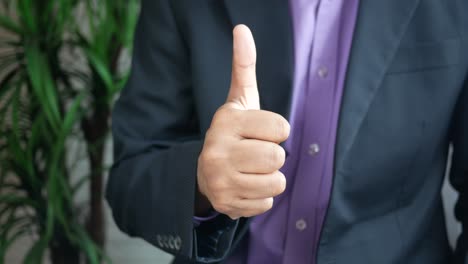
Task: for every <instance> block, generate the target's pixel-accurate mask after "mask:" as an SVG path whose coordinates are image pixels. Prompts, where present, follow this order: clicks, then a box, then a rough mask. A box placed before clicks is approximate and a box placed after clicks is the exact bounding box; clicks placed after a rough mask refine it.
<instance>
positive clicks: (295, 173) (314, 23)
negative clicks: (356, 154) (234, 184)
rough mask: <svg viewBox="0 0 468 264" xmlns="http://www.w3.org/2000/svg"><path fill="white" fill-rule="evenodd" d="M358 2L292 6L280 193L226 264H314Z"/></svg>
mask: <svg viewBox="0 0 468 264" xmlns="http://www.w3.org/2000/svg"><path fill="white" fill-rule="evenodd" d="M358 5H359V0H290V11H291V17H292V19H293V21H292V22H293V28H294V43H295V46H294V51H295V54H294V58H295V64H294V66H295V68H294V69H295V71H294V87H293V97H292V109H291V116H290V120H289V122H290V124H291V135H290V137H289V139H288V141H286V142H285V149H286V152H287V153H288V157H287V159H286V163H285V165H284V167H283V168H282V172H283V173H284V174H285V175H286V178H287V185H288V187H287V189H286V191H285V192H284V193H283V194H282V195H280V196H278V197H277V198H276V199H275V204H274V206H273V208H272V209H271V210H270V211H268V212H267V213H265V214H262V215H259V216H256V217H255V218H254V219H253V220H252V222H251V224H250V230H249V233H250V234H249V241H244V242H245V244H244V245H242V246H241V247H243V248H244V250H239V251H238V252H237V253H236V254H234V255H233V256H232V257H231V258H230V259H229V260H228V261H227V263H228V264H241V263H242V264H244V263H248V264H258V263H269V264H279V263H284V264H291V263H294V264H302V263H304V264H314V263H315V262H316V253H317V248H318V241H319V238H320V232H321V229H322V224H323V222H324V219H325V214H326V211H327V208H328V203H329V199H330V193H331V186H332V179H333V173H334V171H333V167H334V150H335V140H336V131H337V125H338V116H339V111H340V104H341V98H342V93H343V87H344V80H345V75H346V69H347V65H348V58H349V53H350V49H351V43H352V36H353V32H354V25H355V21H356V16H357V10H358Z"/></svg>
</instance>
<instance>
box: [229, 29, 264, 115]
mask: <svg viewBox="0 0 468 264" xmlns="http://www.w3.org/2000/svg"><path fill="white" fill-rule="evenodd" d="M233 38H234V43H233V46H234V48H233V56H232V75H231V88H230V90H229V95H228V98H227V103H228V104H230V105H231V106H233V107H234V108H237V109H242V110H249V109H253V110H259V109H260V100H259V96H258V89H257V76H256V74H255V64H256V62H257V51H256V49H255V41H254V38H253V36H252V32H251V31H250V29H249V28H248V27H247V26H245V25H238V26H236V27H235V28H234V32H233Z"/></svg>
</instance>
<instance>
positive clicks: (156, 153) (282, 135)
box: [107, 0, 468, 264]
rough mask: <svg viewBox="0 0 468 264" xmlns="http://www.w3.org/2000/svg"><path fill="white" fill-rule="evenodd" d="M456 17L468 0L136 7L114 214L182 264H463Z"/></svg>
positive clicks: (465, 144) (464, 192) (465, 103)
mask: <svg viewBox="0 0 468 264" xmlns="http://www.w3.org/2000/svg"><path fill="white" fill-rule="evenodd" d="M467 14H468V1H465V0H446V1H440V0H391V1H390V0H360V1H358V0H310V1H305V0H289V1H287V0H256V1H252V0H199V1H194V0H179V1H170V0H146V1H145V0H144V1H143V4H142V13H141V18H140V22H139V24H138V28H137V32H136V41H135V52H134V60H133V69H132V74H131V78H130V80H129V83H128V85H127V87H126V88H125V89H124V91H123V92H122V95H121V97H120V99H119V101H118V102H117V105H116V108H115V112H114V120H113V132H114V138H115V164H114V166H113V168H112V171H111V175H110V179H109V185H108V190H107V198H108V201H109V203H110V205H111V207H112V209H113V214H114V218H115V221H116V222H117V224H118V226H119V227H120V228H121V229H122V230H123V231H124V232H126V233H128V234H129V235H131V236H137V237H141V238H143V239H145V240H146V241H148V242H149V243H151V244H153V245H155V246H157V247H159V248H161V249H163V250H165V251H167V252H169V253H172V254H174V255H175V256H176V260H175V263H221V262H223V263H229V264H231V263H249V264H251V263H286V264H300V263H308V264H312V263H318V264H330V263H337V264H338V263H347V264H357V263H372V264H376V263H378V264H386V263H424V264H436V263H457V264H461V263H468V256H467V243H468V241H467V239H468V237H467V233H466V230H465V228H466V226H467V224H468V208H467V207H468V15H467ZM239 24H245V25H247V26H248V27H249V28H250V29H251V30H252V33H251V31H250V30H249V28H248V27H246V26H244V25H239ZM236 25H239V26H237V27H235V29H234V34H231V32H232V29H233V28H234V26H236ZM226 98H227V99H226ZM286 120H287V121H286ZM450 145H452V146H453V158H452V166H451V173H450V176H451V182H452V184H453V186H454V187H455V188H456V189H457V190H458V191H459V193H460V196H459V200H458V203H457V206H456V217H457V218H458V220H459V221H460V222H461V223H462V224H463V227H464V229H463V232H462V234H461V236H460V237H459V239H458V243H457V248H456V250H455V251H454V252H452V250H451V249H450V248H449V245H448V242H447V237H446V231H445V223H444V216H443V208H442V202H441V195H440V191H441V184H442V181H443V177H444V171H445V168H446V163H447V156H448V149H449V146H450Z"/></svg>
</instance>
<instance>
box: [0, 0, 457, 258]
mask: <svg viewBox="0 0 468 264" xmlns="http://www.w3.org/2000/svg"><path fill="white" fill-rule="evenodd" d="M138 13H139V0H0V263H8V264H10V263H12V264H16V263H28V264H29V263H32V264H34V263H52V264H62V263H66V264H75V263H76V264H78V263H122V264H124V263H161V264H166V263H170V261H171V259H172V257H171V256H169V255H168V254H165V253H163V252H162V251H160V250H158V249H156V248H154V247H152V246H150V245H149V244H147V243H145V242H144V241H142V240H140V239H135V238H129V237H127V236H126V235H125V234H123V233H121V232H120V231H118V229H117V227H116V226H115V224H114V222H113V220H112V218H111V217H110V211H109V208H108V206H107V204H106V203H105V201H104V200H103V196H104V193H103V192H104V186H105V182H106V176H107V170H108V169H109V167H110V166H111V164H112V142H111V135H110V130H109V129H110V115H111V110H112V106H113V103H114V102H115V99H116V97H117V96H118V94H119V91H120V90H121V89H122V88H123V86H124V85H125V82H126V80H127V78H128V75H129V68H130V61H131V58H130V54H131V50H132V39H133V32H134V28H135V25H136V21H137V18H138ZM443 196H444V204H445V207H446V210H447V212H448V213H447V225H448V230H449V235H450V239H451V243H452V244H453V243H454V238H455V236H456V234H457V233H458V232H459V229H460V227H459V225H458V224H457V223H456V222H455V221H454V219H453V216H452V215H453V214H452V210H453V202H454V200H455V199H456V194H455V193H454V192H453V190H452V189H451V188H450V187H449V186H448V184H447V183H445V185H444V189H443Z"/></svg>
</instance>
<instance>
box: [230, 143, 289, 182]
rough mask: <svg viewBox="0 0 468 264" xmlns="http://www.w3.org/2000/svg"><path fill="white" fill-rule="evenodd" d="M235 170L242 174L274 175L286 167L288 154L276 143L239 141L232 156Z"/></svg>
mask: <svg viewBox="0 0 468 264" xmlns="http://www.w3.org/2000/svg"><path fill="white" fill-rule="evenodd" d="M231 155H232V156H231V162H232V164H233V166H234V168H235V169H236V170H237V171H239V172H242V173H255V174H256V173H261V174H264V173H272V172H275V171H277V170H279V169H280V168H281V167H283V165H284V161H285V158H286V154H285V151H284V149H283V148H282V147H281V146H279V145H278V144H276V143H272V142H269V141H261V140H255V139H245V140H241V141H239V143H237V144H236V145H235V146H234V147H233V149H232V154H231Z"/></svg>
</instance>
